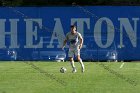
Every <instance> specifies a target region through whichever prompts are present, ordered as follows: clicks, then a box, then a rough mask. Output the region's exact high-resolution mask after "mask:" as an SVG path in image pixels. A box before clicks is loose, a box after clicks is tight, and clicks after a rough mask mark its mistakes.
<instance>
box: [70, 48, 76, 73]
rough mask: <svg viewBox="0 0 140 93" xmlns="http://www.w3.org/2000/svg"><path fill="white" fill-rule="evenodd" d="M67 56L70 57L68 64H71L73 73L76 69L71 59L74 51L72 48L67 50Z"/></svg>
mask: <svg viewBox="0 0 140 93" xmlns="http://www.w3.org/2000/svg"><path fill="white" fill-rule="evenodd" d="M68 56H69V58H70V59H69V60H70V64H71V66H72V69H73V70H72V72H73V73H75V72H77V70H76V67H75V65H74V60H73V56H74V52H73V51H72V50H69V53H68Z"/></svg>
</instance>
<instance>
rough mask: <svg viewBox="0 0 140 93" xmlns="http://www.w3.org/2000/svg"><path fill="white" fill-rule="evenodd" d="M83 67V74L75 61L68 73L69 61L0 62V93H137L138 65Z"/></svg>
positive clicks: (86, 65)
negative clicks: (75, 68)
mask: <svg viewBox="0 0 140 93" xmlns="http://www.w3.org/2000/svg"><path fill="white" fill-rule="evenodd" d="M84 64H85V68H86V71H85V72H84V73H81V69H80V64H79V63H77V62H76V63H75V65H76V67H77V70H78V72H77V73H71V66H70V63H69V62H27V61H26V62H21V61H20V62H0V93H139V92H138V91H140V85H139V84H140V63H138V62H131V63H125V64H124V66H123V67H122V68H120V65H121V64H122V63H116V62H109V63H107V62H103V63H101V62H100V63H99V62H98V63H97V62H84ZM62 66H64V67H66V68H67V72H66V73H64V74H63V73H60V72H59V70H60V68H61V67H62ZM106 68H108V69H106ZM112 71H114V72H112ZM115 73H117V75H118V74H119V75H121V76H123V77H124V78H120V77H118V76H117V75H116V74H115ZM129 81H131V82H129ZM132 81H133V82H132Z"/></svg>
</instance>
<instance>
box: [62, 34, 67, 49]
mask: <svg viewBox="0 0 140 93" xmlns="http://www.w3.org/2000/svg"><path fill="white" fill-rule="evenodd" d="M67 41H68V34H67V35H66V38H65V40H64V42H63V46H62V49H64V47H65V45H66V43H67Z"/></svg>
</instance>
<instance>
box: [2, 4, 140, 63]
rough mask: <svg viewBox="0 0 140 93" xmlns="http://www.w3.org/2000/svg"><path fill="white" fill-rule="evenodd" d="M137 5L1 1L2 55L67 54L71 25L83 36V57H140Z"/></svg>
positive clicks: (22, 57)
mask: <svg viewBox="0 0 140 93" xmlns="http://www.w3.org/2000/svg"><path fill="white" fill-rule="evenodd" d="M139 10H140V7H139V6H119V7H118V6H87V7H81V6H73V7H1V8H0V60H63V59H65V58H66V59H68V57H67V56H66V55H67V53H68V44H67V45H66V48H65V51H63V50H61V47H62V44H63V40H64V39H65V36H66V33H67V32H69V31H70V25H71V24H75V25H76V26H77V31H78V32H80V33H81V34H82V36H83V38H84V45H83V48H82V50H81V58H82V59H83V60H95V61H98V60H99V61H104V60H119V61H121V60H140V57H139V56H140V38H139V37H140V36H139V35H140V31H139V30H140V19H139V17H140V13H139V12H140V11H139Z"/></svg>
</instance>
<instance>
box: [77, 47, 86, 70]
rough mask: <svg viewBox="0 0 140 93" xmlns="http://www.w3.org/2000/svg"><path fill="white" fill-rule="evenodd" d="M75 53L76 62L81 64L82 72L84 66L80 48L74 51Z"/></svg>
mask: <svg viewBox="0 0 140 93" xmlns="http://www.w3.org/2000/svg"><path fill="white" fill-rule="evenodd" d="M75 55H76V56H77V60H78V62H79V63H80V64H81V70H82V72H84V71H85V66H84V63H83V61H82V59H81V57H80V49H78V50H76V51H75Z"/></svg>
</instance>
